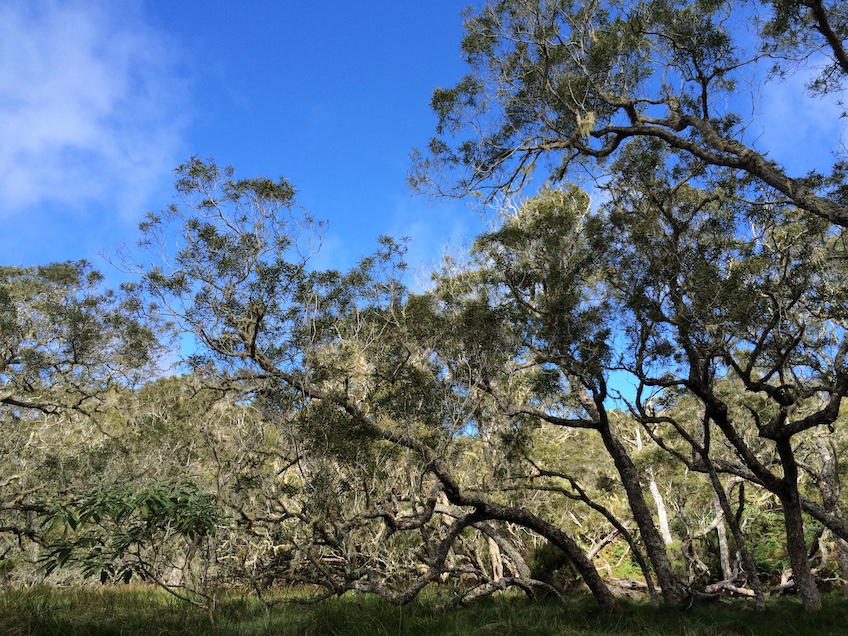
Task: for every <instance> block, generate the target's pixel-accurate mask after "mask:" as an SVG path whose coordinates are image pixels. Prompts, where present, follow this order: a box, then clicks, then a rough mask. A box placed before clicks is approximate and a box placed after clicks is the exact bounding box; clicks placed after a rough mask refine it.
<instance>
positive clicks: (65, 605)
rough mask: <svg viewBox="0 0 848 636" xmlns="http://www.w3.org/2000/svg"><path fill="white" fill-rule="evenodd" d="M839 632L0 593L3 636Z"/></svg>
mask: <svg viewBox="0 0 848 636" xmlns="http://www.w3.org/2000/svg"><path fill="white" fill-rule="evenodd" d="M847 632H848V601H846V600H845V599H844V598H843V597H838V596H831V597H828V598H826V600H825V609H824V610H823V611H822V612H821V613H819V614H817V615H815V616H808V615H805V614H804V613H803V612H802V611H801V608H800V605H799V604H798V603H797V602H796V601H795V600H794V599H783V600H776V601H772V602H771V603H770V605H769V608H768V611H767V612H765V613H764V614H758V613H755V612H754V611H752V610H751V609H750V605H744V604H741V605H736V604H731V605H725V604H709V605H697V604H696V605H693V606H692V607H689V608H687V609H684V610H667V609H660V610H654V609H653V608H651V607H650V606H645V605H642V604H627V605H625V606H624V607H623V609H622V611H620V612H617V613H616V614H612V615H609V614H605V613H603V612H599V611H598V610H597V609H596V608H595V607H594V606H593V604H592V602H591V600H590V599H580V598H578V599H575V600H572V601H569V602H567V603H565V604H546V603H530V602H528V601H526V600H525V599H523V598H499V599H484V600H482V601H481V602H478V603H475V604H474V605H472V606H471V607H467V608H454V609H448V610H440V609H436V607H435V606H434V605H432V604H429V603H426V602H418V603H413V604H411V605H408V606H405V607H395V606H392V605H389V604H387V603H384V602H382V601H380V600H378V599H372V598H367V599H359V600H357V599H356V598H353V597H350V598H348V597H345V598H342V599H335V600H332V601H328V602H325V603H322V604H320V605H317V606H308V607H303V606H296V605H280V606H276V607H274V608H272V609H271V611H270V612H267V613H266V612H265V610H264V609H263V608H262V607H261V606H259V604H258V603H257V602H256V600H255V599H253V598H239V597H232V598H229V599H227V600H225V601H223V602H221V603H220V604H219V606H218V610H217V612H216V625H215V626H212V625H211V624H210V622H209V619H208V617H207V615H206V614H204V613H203V612H201V611H198V610H195V609H193V608H191V607H188V606H186V605H184V604H181V603H178V602H174V601H172V600H171V599H169V598H167V597H166V596H164V595H163V594H162V593H161V592H158V591H156V590H148V589H143V588H130V589H121V588H102V589H91V588H88V589H74V590H56V589H53V588H46V587H45V588H37V589H32V590H26V591H13V592H3V593H0V634H3V636H41V635H44V636H47V635H50V636H83V635H85V636H89V635H90V636H101V635H102V636H112V635H114V636H119V635H120V636H141V635H145V636H146V635H147V634H159V635H161V636H165V635H167V636H200V635H206V634H215V635H220V636H237V635H238V636H271V635H274V636H295V635H297V636H307V635H315V636H328V635H338V636H353V635H357V636H372V635H387V636H388V635H395V634H415V635H424V636H427V635H434V636H435V635H437V634H438V635H439V636H441V635H443V634H459V635H468V636H470V635H472V634H473V635H484V634H485V635H491V636H512V635H516V636H553V635H556V636H568V635H580V636H595V635H601V634H621V635H625V634H628V635H629V634H646V635H648V634H650V635H660V634H662V635H670V634H685V635H687V636H731V635H740V636H741V635H745V636H749V635H750V636H754V635H757V634H764V635H765V634H768V635H773V634H792V635H799V636H800V635H804V634H810V635H813V634H815V635H816V636H827V635H831V634H832V635H837V634H839V635H840V636H841V635H843V634H845V633H847Z"/></svg>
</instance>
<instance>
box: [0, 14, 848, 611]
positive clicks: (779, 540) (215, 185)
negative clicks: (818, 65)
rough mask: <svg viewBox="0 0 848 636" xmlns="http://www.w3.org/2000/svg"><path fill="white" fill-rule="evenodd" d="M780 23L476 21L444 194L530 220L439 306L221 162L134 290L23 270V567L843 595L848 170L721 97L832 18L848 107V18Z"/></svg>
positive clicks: (804, 47)
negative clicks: (795, 166) (540, 167)
mask: <svg viewBox="0 0 848 636" xmlns="http://www.w3.org/2000/svg"><path fill="white" fill-rule="evenodd" d="M765 5H767V7H766V8H768V10H769V11H770V13H768V19H762V18H760V16H759V14H757V13H756V12H753V13H746V12H745V11H742V13H741V14H740V13H736V12H737V11H741V10H739V9H737V8H736V7H735V6H730V5H727V6H725V5H723V4H721V3H691V4H690V3H668V2H651V3H644V4H634V5H633V6H628V7H624V8H621V7H619V6H618V5H615V7H600V6H596V5H595V4H591V3H589V4H586V5H585V6H581V7H577V8H575V7H572V6H571V5H570V4H569V3H550V2H548V3H537V2H530V1H514V2H501V3H493V4H491V5H489V6H486V7H483V8H481V9H479V10H478V11H477V12H476V13H473V14H471V15H470V16H469V18H468V22H467V25H466V26H467V31H468V35H467V37H466V40H465V43H464V45H463V46H464V52H465V54H466V55H467V57H468V59H469V62H470V64H471V69H472V72H471V74H470V75H469V77H468V78H466V79H465V80H463V82H462V83H460V84H459V85H458V86H457V87H456V88H455V89H452V90H449V91H444V90H442V91H437V93H436V96H435V97H434V108H435V110H436V112H437V114H438V115H439V116H440V124H439V128H438V134H439V137H437V139H436V140H434V142H433V143H432V144H431V148H430V151H429V152H428V153H427V154H426V155H420V156H419V157H418V163H417V165H416V172H415V174H414V178H413V181H414V182H415V185H416V186H418V187H421V188H423V189H429V191H431V192H434V191H438V192H444V191H445V184H446V183H448V184H452V188H454V190H455V192H457V193H460V194H461V193H463V192H467V191H470V190H476V189H479V188H487V187H488V188H492V190H491V192H492V194H491V196H490V197H488V198H485V197H484V199H486V200H487V201H488V202H489V204H490V205H492V206H494V207H495V208H496V214H497V216H496V221H495V222H494V223H493V224H492V229H490V230H489V231H488V232H486V233H484V234H482V235H481V236H479V237H478V238H477V239H476V241H475V242H474V245H473V248H472V249H471V250H470V252H469V253H467V254H461V255H457V256H454V257H452V258H448V259H446V260H445V261H444V262H443V263H442V264H441V266H440V267H438V268H437V269H436V271H435V272H434V273H433V276H432V279H431V283H430V286H429V288H428V289H427V290H425V291H412V290H410V289H408V288H407V287H406V286H405V284H404V272H405V270H406V264H405V263H404V260H403V254H404V247H403V243H399V242H396V241H394V240H393V239H390V238H383V239H381V240H380V242H379V247H378V249H377V251H376V252H375V253H374V254H372V255H370V256H367V257H365V258H363V259H362V261H361V262H360V263H359V264H358V265H357V266H355V267H353V268H351V269H350V270H349V271H344V272H340V271H334V270H327V271H322V270H318V269H316V268H315V267H314V266H312V264H311V262H310V259H311V257H312V256H313V255H314V253H315V252H316V251H317V249H318V247H319V246H320V238H321V231H322V228H321V226H320V224H317V223H315V222H314V221H313V220H312V219H311V218H309V217H308V215H305V214H304V213H302V212H301V211H300V210H299V208H298V207H297V206H296V205H295V203H294V190H293V188H292V186H291V185H290V184H289V183H287V182H286V181H285V180H282V179H281V180H279V181H276V182H275V181H270V180H268V179H264V178H249V179H236V178H235V176H234V172H233V170H232V169H229V168H228V169H222V168H219V167H218V166H217V165H215V163H214V162H211V161H204V160H201V159H197V158H194V159H192V160H190V161H189V162H187V163H186V164H184V165H183V166H180V167H179V168H178V170H177V181H176V191H177V194H178V197H177V199H176V202H175V203H174V204H173V205H171V206H170V207H168V208H167V209H166V210H164V211H162V212H161V213H158V214H149V215H148V217H147V219H146V220H145V221H144V223H142V224H141V226H140V231H141V234H142V238H141V240H140V241H139V250H138V251H137V252H136V253H133V254H126V255H123V256H124V260H123V263H122V266H123V267H124V269H125V270H126V271H127V273H128V275H129V278H130V280H131V282H129V283H126V284H124V285H123V286H122V288H121V289H120V290H116V291H104V290H102V288H101V287H100V276H99V274H97V272H95V271H93V270H92V268H91V267H90V265H88V264H86V263H64V264H52V265H47V266H44V267H34V268H12V267H4V268H3V269H2V270H0V301H2V314H0V348H2V358H0V382H2V384H0V391H2V393H0V404H2V410H0V417H2V420H3V421H2V431H3V433H4V435H3V436H2V441H0V444H2V445H3V449H2V462H3V470H2V478H0V487H2V491H0V494H1V495H2V500H0V515H2V516H0V541H3V542H4V547H3V548H2V549H0V555H2V561H0V571H2V572H4V576H5V577H6V578H7V579H8V580H9V581H17V582H24V581H31V580H33V577H35V576H43V575H49V576H50V577H53V578H54V579H56V578H58V577H69V580H77V579H78V577H80V576H96V577H100V579H101V580H102V581H104V582H105V581H120V580H124V581H130V580H133V579H134V577H141V578H144V579H145V580H149V581H153V582H155V583H157V584H158V585H160V586H162V587H164V588H166V589H168V590H170V591H171V592H172V593H174V594H175V595H177V596H180V597H181V598H184V599H185V600H187V601H188V602H191V603H195V604H199V605H201V606H203V607H205V608H206V609H208V610H209V611H210V612H211V611H213V609H214V603H215V598H216V595H217V594H218V593H219V591H220V590H221V589H227V588H230V589H232V588H241V589H248V590H252V591H254V592H255V593H256V594H257V595H259V596H260V598H268V599H275V598H277V597H275V596H273V595H272V594H271V592H272V591H273V590H275V589H276V588H278V587H279V586H287V587H295V588H296V589H297V590H298V591H299V594H298V595H296V596H295V597H293V598H295V599H297V600H299V601H302V602H310V601H316V600H320V599H322V598H327V597H330V596H332V595H337V594H341V593H344V592H345V591H349V590H354V591H358V592H364V593H374V594H378V595H380V596H382V597H384V598H386V599H388V600H390V601H392V602H396V603H405V602H408V601H411V600H412V599H414V598H415V597H416V596H417V595H418V594H419V593H420V592H422V591H423V590H424V589H428V590H430V589H434V588H435V589H436V590H437V591H438V593H440V594H443V595H444V598H445V599H446V600H447V601H452V602H459V603H467V602H470V601H472V600H473V599H475V598H477V597H480V596H484V595H487V594H491V593H493V592H496V591H500V590H505V589H508V588H519V589H521V590H523V591H524V592H526V593H527V594H528V595H530V596H534V597H539V596H545V597H549V596H554V597H555V596H557V595H561V594H564V593H567V592H568V591H569V590H570V589H573V588H575V587H577V586H578V584H579V585H585V586H587V587H588V589H589V591H590V592H591V594H592V595H593V596H594V597H595V599H596V600H597V602H598V604H599V605H600V606H601V607H603V608H605V609H612V608H614V607H615V606H616V599H615V594H614V590H619V589H622V588H625V589H639V590H643V591H644V592H645V593H646V594H648V595H649V596H650V598H651V599H652V601H653V602H654V603H658V602H659V600H660V599H662V600H663V601H664V602H665V603H666V604H669V605H679V604H681V603H683V602H684V601H686V600H687V599H689V598H692V597H696V598H698V597H708V598H711V597H715V596H718V595H720V594H733V595H741V596H745V597H750V598H751V599H752V603H754V604H755V606H756V607H757V608H759V609H762V608H763V607H764V599H765V596H766V595H768V594H772V593H779V592H790V591H794V592H797V593H798V594H799V595H800V597H801V599H802V601H803V604H804V607H805V609H807V610H809V611H815V610H817V609H819V608H820V607H821V600H820V596H819V589H820V588H821V587H822V586H829V587H835V588H841V589H843V590H845V589H846V586H845V581H846V578H848V543H846V540H848V524H846V521H845V517H844V513H843V506H844V498H843V496H842V494H841V493H842V487H843V485H844V475H843V471H841V470H840V466H841V462H842V461H843V460H844V457H843V455H844V453H845V449H846V435H845V430H844V428H845V427H844V418H841V417H840V415H839V411H840V405H841V400H842V398H843V396H844V395H845V394H846V393H848V367H847V366H846V354H848V339H846V331H845V327H846V318H848V278H846V274H848V269H846V263H848V254H846V250H848V246H846V243H845V240H844V232H845V230H844V227H845V225H846V224H848V221H846V219H848V215H845V214H843V213H844V212H845V209H846V206H847V205H848V203H846V199H845V193H846V188H848V186H846V185H845V172H846V170H845V164H844V162H841V163H840V162H838V161H837V162H836V163H835V165H834V168H833V172H832V174H831V175H827V176H825V175H821V174H816V173H810V174H809V175H808V176H807V177H806V178H804V179H798V178H790V177H789V176H787V175H786V173H785V171H784V170H783V168H782V167H781V166H780V165H778V164H776V163H774V162H770V161H767V160H766V158H765V156H764V155H761V154H759V153H758V151H757V150H756V149H755V148H754V147H749V146H746V145H745V136H744V127H742V126H741V125H740V120H739V117H738V115H737V114H736V113H733V112H729V111H728V112H718V111H717V110H716V108H717V106H716V103H717V98H718V97H722V96H724V97H726V96H728V95H731V94H732V92H733V87H734V83H733V80H734V77H735V76H736V75H735V74H738V73H740V72H741V71H740V69H743V70H744V69H746V68H749V67H750V68H756V65H757V64H759V63H762V62H763V61H764V60H765V59H767V58H773V57H775V56H778V57H780V56H782V57H784V58H786V59H796V60H797V59H800V58H803V57H804V55H808V54H809V51H810V50H811V47H817V46H818V47H819V48H821V46H820V43H818V40H817V39H816V38H819V37H820V36H821V37H825V36H826V31H825V28H824V27H825V26H827V27H828V28H829V29H830V31H829V33H830V34H831V35H833V37H830V36H826V37H825V44H824V45H822V46H825V47H828V46H829V47H830V49H825V50H830V51H831V53H832V54H833V57H832V62H833V64H832V65H831V66H828V67H826V68H824V70H823V71H822V75H821V76H820V81H819V83H818V84H814V87H815V88H816V90H818V91H819V92H821V93H823V94H825V95H826V94H829V93H832V92H833V91H834V90H835V88H836V86H837V85H838V84H839V82H840V81H841V80H842V79H843V78H844V76H845V74H846V73H848V58H845V60H846V61H843V57H842V56H841V55H840V51H843V49H842V48H841V46H842V42H844V39H845V36H846V29H848V27H846V26H845V25H846V23H845V21H844V20H843V18H844V17H845V9H844V8H842V7H841V5H836V4H834V5H832V6H831V5H828V6H825V5H824V4H822V3H803V4H802V3H798V4H796V3H765ZM808 5H809V6H808ZM808 11H809V13H808ZM728 16H736V17H740V19H741V18H744V19H745V20H749V21H750V24H752V25H753V26H755V27H756V32H757V33H758V34H759V38H760V39H759V40H758V41H757V47H758V48H755V49H754V50H753V51H748V52H747V54H748V55H750V57H748V58H744V59H743V58H742V54H743V53H746V52H745V51H743V50H742V49H743V44H744V45H745V46H747V45H748V44H749V43H748V40H744V41H743V42H737V41H736V40H734V36H735V34H737V33H738V32H737V31H728V30H727V29H728V26H727V25H728V24H730V22H731V21H730V20H729V17H728ZM811 20H812V21H813V22H812V23H811V22H810V21H811ZM816 25H817V26H816ZM834 25H835V26H834ZM834 29H836V30H835V31H834ZM822 34H824V35H822ZM840 38H841V39H840ZM843 53H844V51H843ZM660 80H661V81H660ZM481 121H482V122H486V125H485V126H481V125H480V122H481ZM469 122H473V124H472V123H469ZM484 133H485V134H484ZM463 135H469V138H467V139H465V140H462V139H461V137H462V136H463ZM458 138H460V139H459V141H457V139H458ZM454 143H457V144H459V145H457V146H456V147H453V146H452V144H454ZM554 159H555V160H556V161H554V162H553V166H554V167H553V170H552V173H551V176H550V179H549V180H548V185H544V186H543V187H541V188H539V189H538V190H537V191H536V194H535V196H532V197H523V198H521V197H515V198H511V196H510V194H509V193H510V191H511V188H512V187H513V186H515V185H517V183H518V182H519V181H527V180H529V181H530V182H532V167H533V166H534V165H535V163H536V161H537V160H539V161H540V162H544V161H548V160H554ZM599 160H602V162H601V163H595V162H596V161H599ZM578 164H580V165H579V166H578ZM578 167H582V168H583V169H589V170H597V171H598V173H597V174H600V173H601V172H603V174H604V178H603V179H602V180H601V184H602V185H600V186H596V188H597V189H598V191H599V192H601V193H602V195H601V196H598V197H596V201H595V203H594V204H593V203H592V201H591V200H590V197H589V195H588V194H587V193H586V192H585V191H584V190H582V189H581V188H580V187H578V186H576V185H567V184H563V183H562V179H563V178H564V177H565V176H566V175H567V174H572V173H574V171H575V170H576V169H577V168H578ZM178 357H181V363H180V365H179V366H174V365H173V364H172V363H173V362H174V360H176V359H177V358H178ZM166 369H168V370H169V371H170V372H176V373H179V375H171V376H167V374H165V373H163V371H164V370H166ZM166 376H167V377H166ZM36 572H38V573H40V574H36ZM269 602H271V601H269Z"/></svg>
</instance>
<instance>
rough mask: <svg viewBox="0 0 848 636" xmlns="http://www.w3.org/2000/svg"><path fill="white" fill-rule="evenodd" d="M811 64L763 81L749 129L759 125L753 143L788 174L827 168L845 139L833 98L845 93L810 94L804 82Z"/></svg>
mask: <svg viewBox="0 0 848 636" xmlns="http://www.w3.org/2000/svg"><path fill="white" fill-rule="evenodd" d="M814 72H815V68H805V69H801V70H799V71H798V72H797V73H795V74H794V75H791V76H789V77H788V78H787V79H786V80H785V81H776V80H774V81H771V82H769V83H768V84H766V86H765V88H764V91H763V97H762V99H761V100H760V103H759V109H760V111H761V114H760V116H759V117H758V119H757V123H755V124H754V126H752V129H753V130H756V128H757V127H758V125H759V126H761V131H762V134H761V136H760V138H759V139H758V140H757V147H758V148H760V149H761V150H767V151H768V156H769V158H771V159H775V160H777V161H779V162H780V163H781V164H783V165H784V166H785V167H786V168H787V169H788V170H789V171H790V172H791V173H792V174H793V176H795V175H802V174H805V173H806V172H808V171H809V170H812V169H817V170H823V171H825V172H826V171H828V170H829V168H830V167H831V166H832V165H833V162H834V161H835V157H834V153H836V154H838V153H840V152H844V149H845V144H846V143H848V128H847V127H846V125H847V124H848V120H846V119H844V118H841V114H842V112H843V110H844V108H842V107H841V106H840V105H839V104H838V103H837V102H838V100H839V98H840V97H841V98H842V99H844V98H845V95H844V94H843V95H841V96H840V95H837V96H834V95H830V96H827V97H814V96H812V95H810V94H809V92H808V91H807V90H806V88H805V84H806V83H807V82H808V81H809V80H810V79H811V77H812V75H813V73H814Z"/></svg>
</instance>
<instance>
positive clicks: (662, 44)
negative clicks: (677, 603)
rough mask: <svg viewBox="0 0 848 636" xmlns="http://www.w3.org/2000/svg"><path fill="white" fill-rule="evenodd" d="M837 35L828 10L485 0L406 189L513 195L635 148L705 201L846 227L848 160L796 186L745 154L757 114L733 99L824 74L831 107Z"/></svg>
mask: <svg viewBox="0 0 848 636" xmlns="http://www.w3.org/2000/svg"><path fill="white" fill-rule="evenodd" d="M751 32H753V33H754V34H755V36H754V37H753V38H751V37H750V33H751ZM846 38H848V20H846V9H845V7H844V3H841V2H837V1H833V2H820V1H805V2H790V1H783V0H775V1H773V2H772V1H760V2H734V3H730V2H693V1H673V0H655V1H647V2H635V1H634V2H629V1H628V2H623V3H617V2H600V1H593V2H581V3H575V2H569V1H565V0H556V1H554V2H541V1H539V0H517V1H516V0H502V1H497V2H487V3H485V4H484V5H483V6H481V7H479V8H478V9H476V10H472V11H471V12H470V13H469V15H468V18H467V20H466V35H465V38H464V40H463V44H462V50H463V53H464V55H465V58H466V61H467V62H468V64H469V66H470V67H471V70H470V73H469V74H468V75H467V76H466V77H465V78H464V79H463V80H462V81H460V82H459V83H458V84H457V85H456V86H455V87H453V88H451V89H439V90H437V91H436V92H435V93H434V96H433V101H432V106H433V109H434V111H435V113H436V115H437V116H438V119H439V123H438V126H437V136H436V137H435V138H434V139H433V140H432V141H431V143H430V146H429V152H428V153H426V154H421V153H418V154H417V159H418V161H417V166H416V168H415V170H414V172H413V174H412V176H411V181H412V183H413V184H414V185H416V186H418V187H420V188H421V189H423V190H426V191H430V192H437V193H448V194H464V193H468V192H471V191H474V190H477V189H484V190H485V189H488V190H490V192H492V193H498V192H505V191H508V190H511V189H513V188H515V187H518V186H520V185H521V184H522V183H525V182H526V181H528V179H529V178H530V176H531V175H532V173H533V170H534V168H535V167H536V166H537V165H544V166H545V167H546V176H548V178H549V179H550V180H551V181H553V182H557V181H560V180H561V179H563V178H564V177H565V176H567V175H569V174H577V173H579V171H580V170H581V169H585V170H588V171H589V173H591V174H594V175H596V176H599V177H600V176H602V175H604V174H605V169H606V168H605V166H606V163H605V162H606V161H608V160H610V159H615V158H617V157H621V156H622V150H623V149H624V148H625V147H626V145H627V142H628V141H630V140H634V139H635V140H645V141H650V142H654V143H656V144H659V145H660V146H662V147H663V148H664V149H665V150H666V151H668V152H667V153H666V155H665V156H666V158H667V159H668V161H670V162H672V165H674V166H676V167H677V169H678V170H680V171H681V172H691V173H693V174H694V175H696V176H697V177H698V179H699V181H700V183H701V184H702V185H703V186H704V187H706V188H707V189H718V188H721V189H722V190H723V191H724V192H725V193H727V194H728V196H730V195H732V196H736V197H740V198H746V199H748V200H750V201H756V202H758V203H760V204H768V205H770V206H772V207H773V208H786V207H794V208H797V209H800V210H804V211H806V212H808V213H810V214H813V215H815V216H819V217H821V218H824V219H827V220H828V221H829V222H831V223H833V224H836V225H840V226H846V225H848V203H846V201H848V199H847V198H846V197H848V185H846V173H848V164H846V157H845V153H844V148H842V149H838V148H835V149H834V150H835V151H836V152H837V160H836V161H835V162H834V163H833V169H832V172H831V174H829V175H824V174H820V173H818V172H815V171H813V170H811V171H810V172H809V173H808V174H806V175H792V174H790V173H789V172H788V171H787V170H786V169H785V168H783V167H782V166H781V165H779V164H777V163H776V162H775V161H773V160H770V159H769V158H768V156H767V153H766V152H765V151H762V150H760V149H758V147H757V146H756V144H754V143H753V142H751V141H750V135H748V134H746V132H747V130H748V124H749V122H748V121H747V120H746V118H745V117H746V116H745V115H743V113H747V112H751V109H752V108H754V109H755V110H756V109H757V108H758V106H759V105H758V104H751V103H746V102H745V100H744V99H743V98H742V97H741V96H740V94H739V93H738V92H737V91H739V90H740V89H741V87H743V86H747V85H748V84H750V83H752V82H753V83H754V85H755V89H754V90H753V91H751V92H752V94H754V95H755V94H756V93H757V90H756V86H757V84H761V83H762V82H764V81H766V79H767V78H774V77H782V76H785V75H787V74H789V73H791V72H794V71H795V70H796V69H797V68H798V67H799V66H801V65H802V64H811V65H814V67H815V65H817V64H818V65H819V66H818V71H819V72H818V75H816V76H814V77H813V79H812V80H811V82H810V88H811V90H813V91H814V92H815V93H817V94H819V95H821V96H824V97H826V98H833V96H838V94H839V93H838V91H839V89H840V88H841V87H842V86H844V83H845V79H846V77H848V56H846V50H845V48H846V47H845V41H846ZM822 60H823V62H822ZM765 107H766V108H768V105H765ZM637 163H638V159H637Z"/></svg>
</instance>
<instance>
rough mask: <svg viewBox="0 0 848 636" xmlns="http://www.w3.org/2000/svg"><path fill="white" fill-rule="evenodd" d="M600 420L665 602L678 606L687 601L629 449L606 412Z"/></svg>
mask: <svg viewBox="0 0 848 636" xmlns="http://www.w3.org/2000/svg"><path fill="white" fill-rule="evenodd" d="M599 419H600V421H599V425H598V431H599V432H600V433H601V438H602V440H603V442H604V446H605V447H606V449H607V451H608V452H609V454H610V456H611V457H612V459H613V462H614V463H615V467H616V469H617V470H618V474H619V476H620V477H621V482H622V484H623V485H624V490H625V492H626V493H627V501H628V503H629V504H630V510H631V512H632V513H633V519H634V521H635V522H636V524H637V525H638V526H639V532H640V534H641V535H642V541H643V542H644V543H645V551H646V552H647V553H648V558H649V559H650V560H651V564H652V565H653V566H654V572H655V573H656V575H657V581H658V582H659V584H660V588H662V595H663V599H664V600H665V602H666V604H668V605H672V606H675V605H679V604H680V603H682V602H683V598H684V592H683V588H682V587H681V585H680V582H679V581H678V580H677V577H675V576H674V571H673V569H672V567H671V561H670V560H669V558H668V552H667V551H666V544H665V542H664V541H663V538H662V536H660V533H659V531H658V530H657V527H656V526H655V525H654V517H653V513H652V512H651V509H650V508H649V507H648V503H647V502H646V501H645V495H644V493H643V492H642V485H641V484H640V483H639V473H638V472H637V470H636V467H635V466H634V465H633V461H632V460H631V459H630V455H628V454H627V449H626V448H624V445H623V444H622V443H621V440H619V439H618V437H616V436H615V434H614V433H613V432H612V430H611V429H610V426H609V420H608V419H607V417H606V413H601V414H600V418H599Z"/></svg>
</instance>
